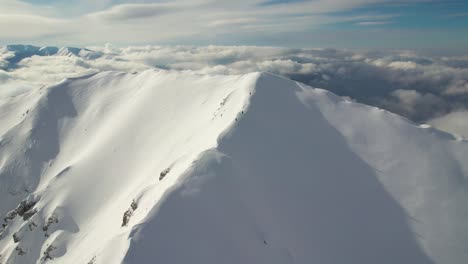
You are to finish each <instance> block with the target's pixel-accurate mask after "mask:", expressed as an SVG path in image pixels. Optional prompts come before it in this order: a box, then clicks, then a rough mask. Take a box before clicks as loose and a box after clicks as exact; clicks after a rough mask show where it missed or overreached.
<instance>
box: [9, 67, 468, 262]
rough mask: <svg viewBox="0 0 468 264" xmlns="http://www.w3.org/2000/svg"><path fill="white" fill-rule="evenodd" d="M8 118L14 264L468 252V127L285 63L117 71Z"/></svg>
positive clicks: (458, 256) (47, 96)
mask: <svg viewBox="0 0 468 264" xmlns="http://www.w3.org/2000/svg"><path fill="white" fill-rule="evenodd" d="M0 120H1V122H0V216H1V219H0V221H3V223H5V228H4V230H3V232H2V234H1V240H0V255H1V258H0V262H2V263H42V262H51V263H122V262H123V263H200V264H202V263H203V264H210V263H213V264H214V263H232V264H234V263H265V264H266V263H278V264H279V263H304V264H310V263H312V264H314V263H317V264H338V263H353V264H375V263H384V264H385V263H388V264H393V263H409V264H419V263H440V264H464V263H466V261H467V260H468V252H467V251H466V245H468V224H467V223H468V207H467V206H466V205H467V204H468V192H467V183H466V181H467V177H468V176H467V175H468V144H467V142H466V141H462V140H457V139H456V138H454V137H453V136H451V135H450V134H446V133H444V132H440V131H438V130H435V129H432V128H430V127H420V126H417V125H415V124H413V123H411V122H410V121H408V120H406V119H404V118H401V117H399V116H397V115H394V114H391V113H388V112H386V111H383V110H379V109H376V108H373V107H369V106H365V105H361V104H356V103H353V102H349V101H346V100H343V99H341V98H340V97H337V96H335V95H333V94H331V93H329V92H326V91H324V90H320V89H313V88H310V87H307V86H305V85H302V84H299V83H296V82H293V81H290V80H287V79H283V78H281V77H277V76H274V75H271V74H264V73H251V74H247V75H230V76H216V75H199V74H194V73H180V72H175V71H163V70H146V71H143V72H139V73H134V74H131V73H121V72H102V73H97V74H94V75H88V76H84V77H79V78H75V79H67V80H65V81H62V82H61V83H59V84H56V85H52V86H44V87H43V88H41V89H32V90H29V91H27V92H24V93H20V94H17V95H12V96H9V97H2V98H0ZM22 201H23V203H21V202H22ZM20 204H23V205H25V204H26V205H30V206H28V208H26V209H25V210H23V209H24V206H23V207H21V206H19V205H20ZM29 207H30V208H29ZM23 211H26V213H25V212H23ZM15 212H21V214H23V216H20V215H16V216H14V214H15ZM28 212H29V214H28ZM26 215H27V217H25V216H26ZM3 218H5V219H3ZM25 218H27V219H25ZM0 229H1V228H0Z"/></svg>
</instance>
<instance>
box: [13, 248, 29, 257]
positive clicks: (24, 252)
mask: <svg viewBox="0 0 468 264" xmlns="http://www.w3.org/2000/svg"><path fill="white" fill-rule="evenodd" d="M15 251H16V252H17V253H18V255H20V256H22V255H24V254H26V251H24V250H23V249H22V248H21V247H20V246H16V247H15Z"/></svg>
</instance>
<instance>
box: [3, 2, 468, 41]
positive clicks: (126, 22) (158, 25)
mask: <svg viewBox="0 0 468 264" xmlns="http://www.w3.org/2000/svg"><path fill="white" fill-rule="evenodd" d="M422 2H423V3H422ZM442 2H443V1H442ZM442 2H441V1H438V0H433V1H429V0H426V1H422V0H410V1H395V0H346V1H345V0H327V1H325V0H313V1H312V0H294V1H291V0H275V1H269V0H240V1H224V0H190V1H189V0H183V1H157V0H134V1H126V0H120V1H113V0H98V1H90V0H86V1H76V0H72V1H66V2H65V1H59V0H42V1H40V0H28V1H19V0H4V1H1V3H0V22H1V23H0V32H1V33H0V43H1V44H11V43H15V42H20V43H28V44H29V43H32V44H40V45H46V44H50V43H54V44H60V45H71V46H76V45H78V46H83V45H94V44H96V45H97V44H104V43H107V42H112V43H116V44H120V45H129V44H155V43H160V44H185V45H187V44H189V45H190V44H196V45H207V44H223V45H238V44H240V45H264V44H266V43H269V45H280V46H292V47H310V46H325V47H340V46H348V47H358V48H359V47H361V46H365V48H368V46H366V45H371V47H375V48H379V47H383V46H386V45H387V46H388V45H393V43H392V44H388V41H387V40H385V39H382V38H381V37H383V36H386V35H388V34H386V32H384V31H382V32H377V31H373V32H370V33H371V35H370V37H371V38H372V41H367V42H366V43H363V42H362V35H363V34H365V33H366V32H362V30H365V29H364V28H372V29H375V28H385V27H392V28H391V30H392V34H395V36H396V37H402V38H405V39H406V41H407V43H405V44H404V45H407V46H408V47H407V48H412V47H415V46H418V45H420V44H421V43H423V44H424V43H425V42H421V41H419V42H418V43H417V44H416V43H414V42H415V41H416V40H420V35H418V36H417V37H414V36H416V35H415V34H414V32H413V31H414V30H415V29H414V27H411V25H406V24H405V23H406V22H405V23H403V22H404V18H405V17H406V18H408V17H409V18H411V16H413V15H414V16H416V17H420V16H417V14H416V13H417V11H411V12H408V11H407V10H412V9H416V7H419V6H420V5H425V6H432V5H434V7H431V10H432V11H431V12H436V11H435V10H436V8H439V6H435V5H443V4H442ZM395 6H400V7H398V8H395ZM409 7H412V9H411V8H409ZM405 10H406V11H405ZM413 13H414V14H413ZM429 13H430V12H429ZM431 17H432V16H431V14H429V15H428V16H426V17H425V18H424V19H426V20H430V19H431ZM20 18H21V19H20ZM447 19H452V20H453V19H455V20H457V19H462V18H461V17H453V18H447ZM417 22H418V23H420V24H421V21H417ZM364 26H368V27H364ZM370 26H372V27H370ZM12 28H15V29H16V28H21V32H22V33H21V34H20V33H18V32H17V30H11V29H12ZM434 30H435V29H434ZM434 30H430V32H425V34H424V35H425V36H426V38H435V37H437V35H438V34H439V32H437V30H435V31H434ZM439 30H440V29H439ZM459 31H463V29H460V30H459ZM324 32H325V34H324ZM461 33H462V32H458V31H457V32H451V33H450V38H462V37H461V36H462V34H461ZM450 38H448V40H447V41H448V42H450V43H460V41H459V40H458V41H456V40H450ZM380 39H382V40H380ZM464 41H465V40H464ZM412 42H413V43H412ZM369 43H372V44H369ZM426 45H427V44H426ZM457 45H461V44H457ZM439 46H441V47H442V46H447V45H446V43H441V44H439ZM397 48H402V47H397Z"/></svg>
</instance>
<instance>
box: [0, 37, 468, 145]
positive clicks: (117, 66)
mask: <svg viewBox="0 0 468 264" xmlns="http://www.w3.org/2000/svg"><path fill="white" fill-rule="evenodd" d="M91 49H93V50H95V51H97V52H95V53H93V52H91V51H85V50H81V51H74V53H71V52H70V50H68V49H61V50H59V52H58V53H57V55H54V56H30V57H26V58H24V59H22V60H21V61H19V62H17V63H15V64H12V63H11V61H12V57H13V55H14V52H12V51H9V50H8V49H6V48H3V49H0V69H2V68H3V70H0V96H1V95H2V94H3V95H4V96H6V95H7V94H11V92H12V91H15V92H18V91H23V90H27V89H31V88H34V87H38V86H40V85H47V84H51V83H54V82H57V81H59V80H61V79H62V78H65V77H74V76H79V75H83V74H87V73H92V72H98V71H103V70H118V71H127V72H133V71H141V70H144V69H149V68H162V69H169V70H182V71H193V72H197V73H203V74H241V73H247V72H252V71H268V72H272V73H275V74H279V75H283V76H286V77H288V78H291V79H294V80H297V81H301V82H303V83H306V84H309V85H311V86H314V87H320V88H324V89H327V90H330V91H332V92H334V93H337V94H339V95H342V96H347V97H350V98H352V99H354V100H356V101H358V102H362V103H366V104H370V105H374V106H378V107H381V108H384V109H387V110H390V111H392V112H395V113H397V114H400V115H402V116H405V117H407V118H409V119H411V120H413V121H415V122H431V123H432V124H434V125H436V126H438V127H440V128H443V129H445V130H448V131H455V130H454V129H452V128H453V127H459V126H460V125H459V124H460V123H465V121H464V117H465V116H466V112H465V113H464V111H466V109H468V57H434V56H432V57H430V56H421V55H418V54H415V53H413V52H407V51H401V52H397V51H395V52H365V53H357V52H351V51H345V50H336V49H287V48H275V47H251V46H205V47H192V46H145V47H125V48H115V47H112V46H110V45H106V46H104V47H91ZM50 50H53V49H50ZM454 112H457V114H453V113H454ZM460 112H461V113H460ZM445 116H446V117H447V118H446V119H444V117H445ZM456 131H457V132H458V133H459V134H463V133H465V132H464V130H460V129H458V128H457V129H456ZM459 131H462V132H459ZM463 135H467V136H468V134H463Z"/></svg>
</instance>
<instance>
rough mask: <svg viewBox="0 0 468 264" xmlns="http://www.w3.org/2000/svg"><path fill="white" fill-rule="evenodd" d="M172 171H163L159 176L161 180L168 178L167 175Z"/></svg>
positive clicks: (168, 169)
mask: <svg viewBox="0 0 468 264" xmlns="http://www.w3.org/2000/svg"><path fill="white" fill-rule="evenodd" d="M170 171H171V168H167V169H165V170H163V171H161V173H160V174H159V180H162V179H164V177H166V175H167V174H168V173H169V172H170Z"/></svg>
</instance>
